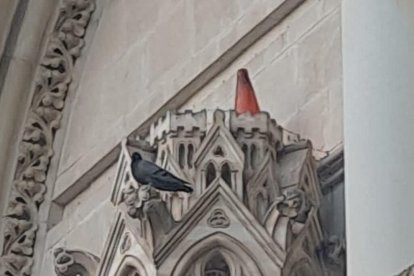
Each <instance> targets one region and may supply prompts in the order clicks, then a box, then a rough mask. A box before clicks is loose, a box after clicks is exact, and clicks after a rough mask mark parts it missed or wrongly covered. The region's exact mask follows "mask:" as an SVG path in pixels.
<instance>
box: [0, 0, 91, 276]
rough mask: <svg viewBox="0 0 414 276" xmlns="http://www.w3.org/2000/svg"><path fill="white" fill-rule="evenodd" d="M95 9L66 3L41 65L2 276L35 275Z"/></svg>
mask: <svg viewBox="0 0 414 276" xmlns="http://www.w3.org/2000/svg"><path fill="white" fill-rule="evenodd" d="M94 9H95V4H94V1H93V0H63V2H62V6H61V8H60V10H59V15H58V17H57V19H56V22H55V25H54V28H53V32H52V34H51V35H50V38H49V39H48V43H47V45H46V49H45V53H44V55H43V57H42V58H41V59H40V61H39V66H38V70H37V76H36V78H35V84H34V85H33V89H34V91H33V93H32V95H33V97H32V100H31V104H30V107H29V110H28V112H27V117H26V119H25V123H24V130H23V135H22V137H21V140H20V141H19V152H18V163H17V165H16V169H15V172H14V178H13V184H12V188H11V194H10V196H9V202H8V203H7V210H6V212H5V221H4V225H5V227H4V228H5V230H4V237H3V238H4V245H3V248H2V253H1V257H0V275H31V273H32V265H33V255H34V245H35V242H36V233H37V230H38V225H39V221H38V220H39V216H38V215H39V208H40V205H41V204H42V202H43V201H44V195H45V193H46V190H47V187H46V179H47V177H48V170H49V165H50V160H51V157H52V156H53V143H54V140H55V133H56V131H57V130H58V129H59V127H60V122H61V118H62V111H63V108H64V106H65V100H66V95H67V92H68V87H69V85H70V83H71V81H72V73H73V67H74V64H75V62H76V60H77V59H78V58H79V56H80V54H81V49H82V48H83V46H84V39H83V38H84V35H85V32H86V28H87V26H88V23H89V20H90V17H91V14H92V12H93V11H94Z"/></svg>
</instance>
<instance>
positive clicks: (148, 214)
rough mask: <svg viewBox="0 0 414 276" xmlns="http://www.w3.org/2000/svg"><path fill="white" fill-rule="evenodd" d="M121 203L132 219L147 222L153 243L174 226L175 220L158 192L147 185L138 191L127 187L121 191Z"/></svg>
mask: <svg viewBox="0 0 414 276" xmlns="http://www.w3.org/2000/svg"><path fill="white" fill-rule="evenodd" d="M122 194H123V195H122V201H123V203H124V204H125V205H126V207H127V212H128V214H129V215H130V216H131V217H132V218H137V219H140V220H148V221H149V223H150V226H151V230H152V235H153V237H154V238H155V241H158V240H159V239H157V238H160V237H162V236H164V235H166V234H167V233H169V232H170V230H171V229H172V228H173V227H174V226H175V223H176V222H175V220H174V218H173V216H172V214H171V213H170V211H169V210H168V208H167V206H166V204H165V202H164V201H163V200H162V199H161V197H160V194H159V192H158V191H156V190H154V189H153V188H151V187H150V186H148V185H141V186H140V187H139V188H138V189H135V188H133V187H132V186H129V187H127V188H125V189H124V190H123V191H122Z"/></svg>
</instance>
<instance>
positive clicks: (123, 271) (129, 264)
mask: <svg viewBox="0 0 414 276" xmlns="http://www.w3.org/2000/svg"><path fill="white" fill-rule="evenodd" d="M115 276H148V272H147V270H146V269H145V266H144V264H143V263H142V262H141V261H140V260H139V259H138V258H136V257H134V256H131V255H127V256H125V257H124V258H123V259H122V261H121V263H120V265H119V266H118V269H117V270H116V272H115Z"/></svg>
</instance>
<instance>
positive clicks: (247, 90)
mask: <svg viewBox="0 0 414 276" xmlns="http://www.w3.org/2000/svg"><path fill="white" fill-rule="evenodd" d="M234 109H235V110H236V113H237V114H241V113H245V112H250V113H251V114H256V113H258V112H260V108H259V104H258V103H257V99H256V95H255V93H254V89H253V86H252V83H251V82H250V79H249V73H248V72H247V69H244V68H243V69H240V70H239V71H238V72H237V87H236V103H235V108H234Z"/></svg>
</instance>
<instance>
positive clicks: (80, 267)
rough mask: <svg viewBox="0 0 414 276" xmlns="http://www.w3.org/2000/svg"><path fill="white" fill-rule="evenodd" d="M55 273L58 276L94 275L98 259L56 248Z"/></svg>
mask: <svg viewBox="0 0 414 276" xmlns="http://www.w3.org/2000/svg"><path fill="white" fill-rule="evenodd" d="M54 257H55V260H54V264H55V272H56V275H58V276H72V275H77V276H92V275H95V272H96V269H97V267H98V264H99V258H98V257H96V256H94V255H92V254H90V253H87V252H83V251H77V250H76V251H75V250H66V249H64V248H57V249H55V251H54Z"/></svg>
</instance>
